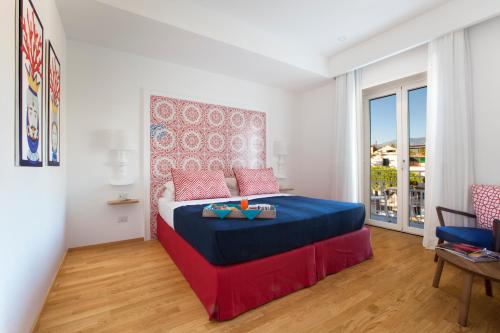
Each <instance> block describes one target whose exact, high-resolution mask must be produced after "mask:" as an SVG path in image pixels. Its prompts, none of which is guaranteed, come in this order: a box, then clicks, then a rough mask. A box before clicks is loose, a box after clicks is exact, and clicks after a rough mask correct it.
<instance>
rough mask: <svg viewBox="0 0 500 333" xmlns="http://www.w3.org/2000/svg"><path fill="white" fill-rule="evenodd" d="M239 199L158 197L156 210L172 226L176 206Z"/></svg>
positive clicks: (238, 199)
mask: <svg viewBox="0 0 500 333" xmlns="http://www.w3.org/2000/svg"><path fill="white" fill-rule="evenodd" d="M289 195H290V194H285V193H276V194H258V195H251V196H248V197H245V198H247V199H249V200H252V199H261V198H270V197H283V196H289ZM240 200H241V197H231V198H216V199H203V200H189V201H172V200H169V199H167V198H160V199H159V200H158V212H159V213H160V216H161V217H162V218H163V220H164V221H165V222H166V223H167V224H168V225H169V226H170V227H171V228H174V210H175V209H176V208H177V207H182V206H191V205H204V206H206V205H208V204H211V203H218V202H231V201H234V202H238V201H240Z"/></svg>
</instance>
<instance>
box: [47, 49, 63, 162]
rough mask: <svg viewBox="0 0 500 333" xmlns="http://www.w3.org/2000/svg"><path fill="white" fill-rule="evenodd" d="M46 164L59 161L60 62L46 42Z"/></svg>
mask: <svg viewBox="0 0 500 333" xmlns="http://www.w3.org/2000/svg"><path fill="white" fill-rule="evenodd" d="M47 87H48V88H47V96H48V97H47V164H48V165H50V166H59V165H60V163H61V149H60V148H61V135H60V133H61V122H60V119H61V116H60V113H61V63H60V62H59V58H57V55H56V53H55V51H54V48H53V47H52V43H51V42H50V41H48V42H47Z"/></svg>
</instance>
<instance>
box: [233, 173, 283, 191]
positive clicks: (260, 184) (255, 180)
mask: <svg viewBox="0 0 500 333" xmlns="http://www.w3.org/2000/svg"><path fill="white" fill-rule="evenodd" d="M234 175H235V176H236V181H237V182H238V188H239V190H240V195H241V196H246V195H254V194H272V193H280V186H279V184H278V181H277V180H276V177H275V176H274V173H273V168H267V169H234Z"/></svg>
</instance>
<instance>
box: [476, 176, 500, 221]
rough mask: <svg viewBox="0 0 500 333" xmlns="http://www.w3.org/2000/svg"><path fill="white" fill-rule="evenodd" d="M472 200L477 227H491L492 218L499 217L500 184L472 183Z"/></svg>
mask: <svg viewBox="0 0 500 333" xmlns="http://www.w3.org/2000/svg"><path fill="white" fill-rule="evenodd" d="M472 202H473V204H474V212H475V213H476V216H477V224H478V225H479V227H480V228H484V229H493V220H495V219H500V186H499V185H472Z"/></svg>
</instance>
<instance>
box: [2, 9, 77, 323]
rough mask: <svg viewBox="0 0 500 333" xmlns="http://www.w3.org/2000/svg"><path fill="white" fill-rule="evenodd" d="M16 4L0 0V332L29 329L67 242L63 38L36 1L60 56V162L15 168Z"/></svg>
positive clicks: (51, 12) (53, 17)
mask: <svg viewBox="0 0 500 333" xmlns="http://www.w3.org/2000/svg"><path fill="white" fill-rule="evenodd" d="M15 3H16V1H14V0H2V1H0V13H2V14H1V17H2V19H1V20H0V44H1V47H0V48H1V50H2V52H1V53H0V73H2V75H1V76H0V155H1V158H0V228H1V231H0V262H1V263H2V264H1V265H0V283H1V284H0V295H1V296H0V332H9V333H11V332H28V331H29V330H30V328H31V326H32V324H33V321H34V320H35V319H36V316H37V315H38V313H39V311H40V309H41V307H42V305H43V301H44V298H45V295H46V292H47V290H48V288H49V287H50V283H51V282H52V279H53V277H54V275H55V274H56V273H57V269H58V265H59V263H60V261H61V259H62V257H63V254H64V252H65V250H66V241H65V205H66V202H65V200H66V195H65V186H66V184H65V172H66V170H65V166H64V162H65V156H66V154H65V143H66V142H65V140H64V134H65V133H64V125H65V121H64V118H65V117H64V116H65V112H67V110H68V109H67V107H66V103H65V98H64V95H65V91H66V85H65V74H66V70H67V69H66V56H65V54H66V41H65V34H64V30H63V27H62V25H61V21H60V18H59V14H58V12H57V9H56V6H55V4H54V1H52V0H43V1H34V4H35V6H36V8H37V11H38V14H39V16H40V19H41V20H42V24H43V25H44V28H45V38H46V39H47V38H48V39H50V40H51V42H52V43H53V46H54V49H55V50H56V52H57V55H58V57H59V59H60V61H61V69H62V87H61V94H62V95H61V98H62V100H61V110H62V119H61V124H62V125H63V126H62V128H61V129H62V133H61V134H62V138H63V140H62V155H61V156H62V158H63V161H62V162H63V166H61V167H47V166H45V167H43V168H29V167H24V168H21V167H15V166H14V147H15V144H14V137H15V134H14V127H15V126H14V124H15V84H14V82H15V76H14V75H15V28H14V27H15Z"/></svg>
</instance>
